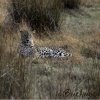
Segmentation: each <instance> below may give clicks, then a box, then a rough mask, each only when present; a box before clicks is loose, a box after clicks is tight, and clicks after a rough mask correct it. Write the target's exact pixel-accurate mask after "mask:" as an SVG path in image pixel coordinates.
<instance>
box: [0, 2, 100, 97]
mask: <svg viewBox="0 0 100 100" xmlns="http://www.w3.org/2000/svg"><path fill="white" fill-rule="evenodd" d="M82 1H83V0H82ZM88 2H91V3H88ZM96 2H98V3H96ZM6 5H9V3H7V2H6V0H5V1H2V0H1V1H0V99H30V98H32V99H100V4H99V0H94V1H91V0H85V1H83V2H82V5H83V6H82V5H80V7H79V9H63V10H62V12H61V13H60V20H59V22H58V24H59V27H60V30H58V31H56V32H51V31H42V32H40V33H38V32H37V31H36V32H35V31H34V30H32V33H33V36H34V43H35V44H36V46H49V47H63V48H64V49H65V50H68V51H70V52H71V53H72V54H73V55H72V57H70V58H68V59H55V58H52V59H51V58H44V59H42V58H22V57H20V56H19V55H18V53H17V48H18V44H19V42H20V33H19V29H21V28H23V26H24V29H27V30H30V29H31V28H30V26H28V25H26V26H25V24H26V23H25V22H23V23H17V24H14V23H15V22H13V21H12V20H11V16H10V15H9V13H8V11H7V6H6ZM23 24H24V25H23ZM37 34H40V36H39V35H37ZM41 34H42V35H43V36H42V35H41Z"/></svg>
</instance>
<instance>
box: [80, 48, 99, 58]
mask: <svg viewBox="0 0 100 100" xmlns="http://www.w3.org/2000/svg"><path fill="white" fill-rule="evenodd" d="M81 54H82V55H83V56H85V57H87V58H93V59H95V58H97V59H100V53H99V52H97V51H96V50H93V49H92V48H89V47H88V48H82V49H81Z"/></svg>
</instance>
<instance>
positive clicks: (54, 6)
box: [11, 0, 61, 31]
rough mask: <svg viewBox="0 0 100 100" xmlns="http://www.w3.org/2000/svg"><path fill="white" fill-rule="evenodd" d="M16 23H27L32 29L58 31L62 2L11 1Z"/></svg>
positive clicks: (38, 0)
mask: <svg viewBox="0 0 100 100" xmlns="http://www.w3.org/2000/svg"><path fill="white" fill-rule="evenodd" d="M11 1H12V8H13V12H12V13H11V15H12V17H13V19H14V21H15V22H18V23H19V22H21V20H22V19H24V20H25V21H27V22H28V23H29V24H30V26H31V27H32V29H35V30H37V31H44V30H45V29H50V30H56V29H57V27H58V21H59V17H60V8H61V6H60V5H61V3H60V0H52V2H51V0H11Z"/></svg>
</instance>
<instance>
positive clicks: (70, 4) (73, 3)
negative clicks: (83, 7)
mask: <svg viewBox="0 0 100 100" xmlns="http://www.w3.org/2000/svg"><path fill="white" fill-rule="evenodd" d="M63 2H64V7H65V8H69V9H75V8H79V5H80V0H63Z"/></svg>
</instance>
